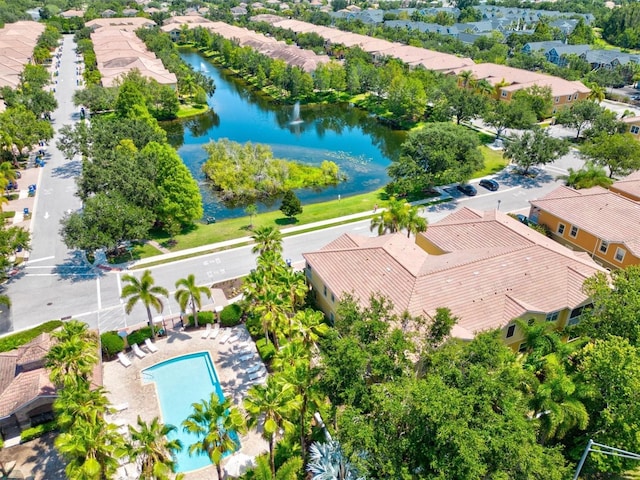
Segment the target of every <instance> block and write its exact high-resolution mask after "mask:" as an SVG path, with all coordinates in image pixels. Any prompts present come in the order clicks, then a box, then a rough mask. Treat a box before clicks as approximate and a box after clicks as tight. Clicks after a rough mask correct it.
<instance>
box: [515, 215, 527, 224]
mask: <svg viewBox="0 0 640 480" xmlns="http://www.w3.org/2000/svg"><path fill="white" fill-rule="evenodd" d="M516 218H517V219H518V221H519V222H520V223H524V224H525V225H529V219H528V218H527V217H526V215H522V214H521V213H518V214H517V215H516Z"/></svg>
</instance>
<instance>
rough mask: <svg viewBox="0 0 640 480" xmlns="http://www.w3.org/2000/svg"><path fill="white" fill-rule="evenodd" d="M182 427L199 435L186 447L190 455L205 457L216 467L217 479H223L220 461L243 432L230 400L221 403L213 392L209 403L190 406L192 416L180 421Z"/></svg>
mask: <svg viewBox="0 0 640 480" xmlns="http://www.w3.org/2000/svg"><path fill="white" fill-rule="evenodd" d="M182 428H183V429H184V430H185V431H186V432H189V433H192V434H195V435H197V436H198V438H199V440H198V441H197V442H195V443H193V444H191V445H189V454H190V455H192V454H194V453H197V454H198V455H207V456H208V457H209V459H210V460H211V463H213V464H214V465H215V466H216V471H217V473H218V480H222V478H223V476H222V467H221V466H220V464H221V463H222V459H223V458H224V456H225V455H228V454H229V453H232V452H234V451H235V450H237V449H238V447H239V445H238V443H237V437H236V436H235V434H241V433H244V432H245V431H246V424H245V421H244V418H243V417H242V414H241V413H240V411H239V410H238V409H237V408H236V407H234V406H232V404H231V400H230V399H226V400H224V401H223V400H221V399H220V398H219V397H218V394H217V393H216V392H212V393H211V397H210V398H209V400H206V399H203V400H202V401H201V402H199V403H194V404H193V413H192V414H191V415H189V417H188V418H187V419H186V420H185V421H184V422H182Z"/></svg>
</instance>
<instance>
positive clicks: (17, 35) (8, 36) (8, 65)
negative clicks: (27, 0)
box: [0, 21, 44, 88]
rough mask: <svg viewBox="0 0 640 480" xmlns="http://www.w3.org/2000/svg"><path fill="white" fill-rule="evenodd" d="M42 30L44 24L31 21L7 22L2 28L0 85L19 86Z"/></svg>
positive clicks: (0, 40) (0, 31) (0, 32)
mask: <svg viewBox="0 0 640 480" xmlns="http://www.w3.org/2000/svg"><path fill="white" fill-rule="evenodd" d="M42 32H44V25H43V24H41V23H38V22H31V21H19V22H15V23H7V24H5V25H4V27H3V28H0V87H5V86H8V87H11V88H16V87H17V86H18V84H19V83H20V74H21V73H22V70H23V69H24V66H25V65H26V64H28V63H29V61H30V59H31V56H32V55H33V49H34V48H35V46H36V43H37V42H38V38H39V37H40V35H41V34H42Z"/></svg>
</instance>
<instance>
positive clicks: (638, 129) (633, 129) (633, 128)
mask: <svg viewBox="0 0 640 480" xmlns="http://www.w3.org/2000/svg"><path fill="white" fill-rule="evenodd" d="M638 132H640V127H638V126H637V125H631V133H633V134H634V135H637V134H638Z"/></svg>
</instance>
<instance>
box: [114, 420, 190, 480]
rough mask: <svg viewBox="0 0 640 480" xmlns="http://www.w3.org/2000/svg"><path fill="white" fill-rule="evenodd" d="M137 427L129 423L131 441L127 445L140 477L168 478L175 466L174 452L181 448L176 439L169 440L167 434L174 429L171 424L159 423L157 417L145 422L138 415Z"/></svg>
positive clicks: (160, 479)
mask: <svg viewBox="0 0 640 480" xmlns="http://www.w3.org/2000/svg"><path fill="white" fill-rule="evenodd" d="M137 423H138V429H136V428H135V427H133V426H131V425H129V434H130V435H131V443H129V444H128V445H127V450H128V453H129V457H130V458H131V459H132V460H134V461H137V462H138V464H139V466H140V468H141V472H140V475H141V477H142V478H145V479H149V480H169V478H170V477H171V473H172V472H173V470H174V468H175V454H176V453H177V452H179V451H180V450H182V443H181V442H180V440H178V439H173V440H169V439H168V438H167V435H168V434H169V433H171V432H174V431H175V430H176V427H174V426H173V425H164V424H162V423H160V420H158V417H155V418H154V419H153V420H151V423H147V422H145V421H144V420H142V419H141V418H140V415H138V421H137Z"/></svg>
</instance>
